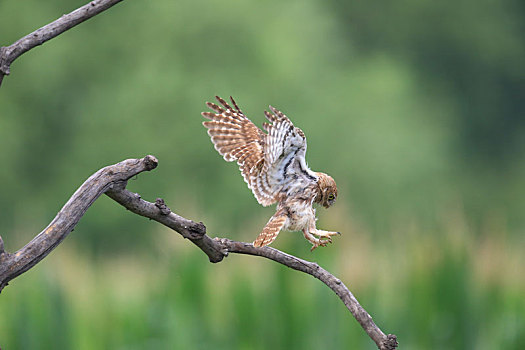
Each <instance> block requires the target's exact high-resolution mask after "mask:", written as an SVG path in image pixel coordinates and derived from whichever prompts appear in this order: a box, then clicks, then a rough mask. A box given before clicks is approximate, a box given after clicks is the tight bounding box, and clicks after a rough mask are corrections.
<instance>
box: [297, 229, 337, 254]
mask: <svg viewBox="0 0 525 350" xmlns="http://www.w3.org/2000/svg"><path fill="white" fill-rule="evenodd" d="M303 235H304V238H306V239H307V240H308V241H310V243H312V249H310V251H313V250H314V249H315V248H317V247H319V246H321V247H326V245H327V244H328V243H332V240H331V239H330V237H328V238H329V239H330V240H328V239H321V238H317V237H315V236H314V235H313V234H312V233H310V230H308V229H304V230H303Z"/></svg>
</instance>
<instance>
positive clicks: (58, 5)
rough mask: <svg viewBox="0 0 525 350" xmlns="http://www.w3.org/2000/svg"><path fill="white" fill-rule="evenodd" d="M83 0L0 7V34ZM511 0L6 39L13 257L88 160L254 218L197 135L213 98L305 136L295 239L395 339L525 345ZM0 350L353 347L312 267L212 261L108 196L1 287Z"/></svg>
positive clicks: (236, 222) (155, 11)
mask: <svg viewBox="0 0 525 350" xmlns="http://www.w3.org/2000/svg"><path fill="white" fill-rule="evenodd" d="M83 4H84V2H82V1H77V0H76V1H65V0H50V1H44V2H43V1H36V0H27V1H24V2H19V1H5V0H4V1H2V2H0V45H9V44H11V43H12V42H14V41H15V40H17V39H19V38H20V37H22V36H24V35H26V34H28V33H30V32H31V31H33V30H35V29H37V28H39V27H40V26H43V25H45V24H47V23H49V22H50V21H52V20H55V19H56V18H58V17H60V16H61V15H62V14H63V13H68V12H70V11H72V10H74V9H75V8H77V7H80V6H82V5H83ZM524 29H525V6H524V3H523V2H522V1H518V0H502V1H482V2H479V1H474V0H464V1H461V2H453V1H444V2H443V1H442V2H430V1H423V2H421V1H412V0H401V1H397V2H393V3H392V2H387V1H379V2H349V1H348V2H343V1H336V0H328V1H321V0H301V1H298V0H292V1H284V2H283V1H265V2H258V1H244V2H238V1H228V0H226V1H213V0H205V1H198V2H196V1H189V0H181V1H166V0H158V1H149V2H147V1H124V2H123V3H121V4H119V5H117V6H115V7H114V8H112V9H110V10H108V11H106V12H104V13H103V14H101V15H99V16H97V17H94V18H93V19H91V20H89V21H88V22H86V23H83V24H81V25H80V26H78V27H76V28H74V29H72V30H70V31H68V32H66V33H64V34H63V35H60V36H59V37H57V38H55V39H53V40H51V41H50V42H48V43H46V44H44V45H43V46H42V47H38V48H35V49H34V50H32V51H30V52H28V53H26V54H25V55H24V56H22V57H20V58H19V59H18V60H17V61H15V62H14V64H13V65H12V67H11V72H12V74H11V75H10V76H8V77H6V78H5V79H4V82H3V85H2V87H1V88H0V149H1V150H2V152H0V163H1V164H2V165H3V166H2V167H1V170H0V185H1V187H0V188H1V190H0V193H1V194H2V196H1V198H0V234H1V235H2V237H3V238H4V240H5V243H6V248H7V249H8V250H9V251H15V250H17V249H19V248H20V247H21V246H23V245H24V244H25V243H27V242H28V241H29V240H30V239H31V238H32V237H33V236H34V235H36V234H37V233H38V232H40V231H41V230H42V229H43V228H44V227H45V226H46V225H47V224H48V223H49V222H50V220H51V219H52V218H53V217H54V216H55V214H56V212H57V211H58V210H59V209H60V208H61V206H62V205H63V204H64V203H65V202H66V201H67V199H68V198H69V197H70V196H71V194H72V193H73V192H74V191H75V190H76V188H77V187H78V186H80V184H81V183H82V182H83V181H84V180H85V179H86V178H87V177H88V176H90V175H91V174H92V173H93V172H95V171H96V170H98V169H99V168H101V167H103V166H106V165H109V164H113V163H116V162H119V161H121V160H123V159H126V158H138V157H143V156H144V155H146V154H153V155H155V156H156V157H158V159H159V161H160V164H159V167H158V168H157V169H156V170H154V171H153V172H151V173H144V174H141V175H139V176H138V177H137V178H136V179H134V180H132V181H130V182H129V186H128V188H129V189H130V190H132V191H136V192H138V193H140V194H141V195H142V196H143V197H144V198H145V199H147V200H150V201H154V200H155V198H156V197H162V198H164V199H165V200H166V202H167V204H168V206H169V207H170V208H171V209H172V210H173V211H175V212H177V213H178V214H180V215H183V216H185V217H187V218H191V219H194V220H197V221H203V222H204V223H205V224H206V225H207V228H208V232H209V233H210V235H211V236H221V237H228V238H231V239H235V240H243V241H252V240H253V239H254V238H255V237H256V235H257V234H258V233H259V231H260V229H261V228H262V227H263V225H264V224H265V223H266V221H267V220H268V218H269V217H270V216H271V215H272V213H273V210H274V209H273V208H263V207H261V206H260V205H258V204H257V202H256V200H255V199H254V198H253V196H252V194H251V192H250V191H249V190H248V189H247V187H246V185H245V184H244V182H243V180H242V177H241V176H240V174H239V172H238V169H237V167H236V166H235V165H234V164H228V163H226V162H224V161H223V160H222V159H221V157H220V156H219V155H218V154H217V152H216V151H215V150H214V149H213V147H212V144H211V142H210V140H209V138H208V136H207V135H206V132H205V129H204V128H203V127H202V125H201V121H202V120H203V118H202V117H201V116H200V112H201V111H204V110H206V106H205V104H204V103H205V101H210V100H212V99H213V96H215V95H217V94H218V95H221V96H223V97H228V96H230V95H232V96H234V97H235V98H236V100H237V102H238V103H239V105H240V106H241V108H242V109H243V110H244V112H245V113H246V114H247V115H248V116H249V117H250V118H251V119H252V120H253V121H254V122H255V123H256V124H257V125H259V126H261V125H262V122H263V121H264V116H263V113H262V112H263V110H264V109H265V108H267V106H268V104H272V105H273V106H275V107H277V108H279V109H281V110H282V111H283V112H285V113H286V114H287V115H288V116H289V117H290V118H291V119H292V120H293V121H294V123H295V124H296V125H297V126H299V127H300V128H302V129H303V130H304V132H305V133H306V135H307V137H308V146H309V149H308V152H307V160H308V162H309V164H310V166H311V167H312V168H313V169H314V170H318V171H324V172H327V173H329V174H330V175H332V176H333V177H334V178H335V179H336V181H337V184H338V187H339V197H338V201H337V203H336V205H335V206H334V207H333V208H331V209H330V210H325V209H319V210H318V216H319V221H318V224H319V226H320V227H322V228H324V229H328V230H337V231H341V232H342V236H341V237H337V238H335V240H334V244H333V245H331V246H329V247H327V248H320V249H318V250H316V251H315V252H314V253H310V251H309V248H310V245H309V243H308V242H307V241H306V240H304V239H303V237H302V235H301V234H300V233H283V234H281V235H280V236H279V238H278V240H277V241H276V242H275V243H274V244H273V246H274V247H275V248H278V249H281V250H283V251H285V252H289V253H291V254H295V255H297V256H299V257H302V258H305V259H308V260H315V261H317V262H319V263H320V264H321V265H322V266H323V267H325V268H326V269H328V270H329V271H331V272H333V273H334V274H336V275H337V276H338V277H340V278H341V279H342V280H343V281H344V282H345V283H346V285H347V286H348V287H349V288H350V290H352V292H353V293H354V294H355V296H356V297H357V299H358V300H359V301H360V302H361V303H362V305H363V306H364V307H365V308H366V309H367V310H368V311H369V312H370V314H371V315H372V316H373V317H374V320H375V321H376V322H377V324H378V325H379V326H380V327H381V328H382V330H383V331H385V332H388V333H395V334H396V335H397V336H398V338H399V341H400V348H402V349H521V348H522V344H524V343H525V298H524V297H523V296H524V295H525V278H524V276H525V271H524V270H525V268H524V266H525V254H524V253H525V235H524V233H525V215H524V212H525V201H524V198H525V180H524V179H525V162H524V160H525V113H524V111H525V98H524V96H525V83H524V82H525V65H524V62H525V41H524V39H523V33H524ZM0 346H1V347H2V349H212V348H213V349H269V348H271V349H321V348H323V349H342V348H346V349H374V348H375V345H374V344H373V342H372V341H371V340H370V339H369V338H368V337H367V335H366V334H365V332H364V331H363V330H362V329H361V327H360V326H359V325H358V323H357V322H356V321H355V320H354V319H353V318H352V317H351V315H350V314H349V313H348V312H347V310H346V309H345V307H344V305H343V304H342V303H341V302H340V301H339V299H338V298H337V297H336V296H335V295H334V294H333V293H332V292H331V291H330V290H329V289H327V288H326V287H325V286H323V285H322V284H321V283H320V282H319V281H317V280H314V279H313V278H311V277H310V276H307V275H303V274H300V273H298V272H294V271H291V270H289V269H287V268H285V267H282V266H279V265H277V264H275V263H272V262H270V261H266V260H262V259H260V258H255V257H246V256H230V257H228V258H227V259H226V260H225V261H224V262H222V263H220V264H216V265H212V264H210V263H209V262H208V261H207V258H206V256H205V255H204V254H203V253H202V252H201V251H199V250H198V249H197V248H196V247H194V246H193V245H192V244H190V243H189V242H188V241H185V240H183V239H182V238H181V237H180V236H179V235H178V234H176V233H174V232H171V231H169V230H168V229H167V228H165V227H163V226H161V225H159V224H157V223H155V222H151V221H148V220H147V219H144V218H142V217H139V216H137V215H133V214H131V213H129V212H127V211H126V210H124V209H123V208H122V207H120V206H119V205H117V204H116V203H114V202H113V201H112V200H110V199H109V198H106V197H102V198H100V199H99V200H97V201H96V202H95V203H94V205H93V206H92V208H90V209H89V210H88V212H87V214H86V215H85V217H84V218H83V219H82V220H81V221H80V223H79V225H78V226H77V228H76V229H75V231H74V232H73V233H72V234H71V235H70V236H69V237H68V238H67V239H66V240H65V241H64V242H63V243H62V244H61V245H60V246H59V247H58V248H57V249H56V250H55V251H53V252H52V253H51V255H49V256H48V257H47V258H46V259H45V260H43V261H42V262H41V263H40V264H38V265H37V266H36V267H35V268H33V269H32V270H30V271H29V272H27V273H25V274H24V275H22V276H20V277H19V278H17V279H15V280H13V281H12V282H11V283H10V285H9V286H8V287H7V288H6V289H5V290H4V291H3V293H2V294H1V295H0Z"/></svg>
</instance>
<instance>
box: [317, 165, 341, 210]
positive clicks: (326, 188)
mask: <svg viewBox="0 0 525 350" xmlns="http://www.w3.org/2000/svg"><path fill="white" fill-rule="evenodd" d="M317 175H318V176H319V181H318V184H319V193H318V195H317V197H316V198H315V201H316V202H317V203H320V204H321V205H322V206H323V207H325V208H330V207H331V206H332V205H333V204H334V203H335V201H336V199H337V186H336V184H335V181H334V179H333V178H332V177H331V176H330V175H327V174H324V173H317Z"/></svg>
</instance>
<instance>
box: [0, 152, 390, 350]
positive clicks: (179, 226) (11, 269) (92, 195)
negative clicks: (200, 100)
mask: <svg viewBox="0 0 525 350" xmlns="http://www.w3.org/2000/svg"><path fill="white" fill-rule="evenodd" d="M157 164H158V161H157V159H156V158H155V157H154V156H146V157H144V158H142V159H128V160H125V161H122V162H120V163H118V164H115V165H111V166H108V167H105V168H103V169H101V170H99V171H97V172H96V173H95V174H93V175H92V176H91V177H90V178H89V179H87V180H86V181H85V182H84V184H82V186H80V188H79V189H78V190H77V191H76V192H75V193H74V194H73V196H72V197H71V198H70V199H69V201H68V202H67V203H66V204H65V205H64V207H63V208H62V209H61V210H60V212H59V213H58V214H57V216H56V217H55V218H54V219H53V221H51V223H50V224H49V226H47V227H46V228H45V229H44V231H42V232H41V233H39V234H38V235H37V236H36V237H35V238H34V239H33V240H32V241H31V242H29V243H28V244H27V245H26V246H24V247H23V248H21V249H20V250H18V251H17V252H15V253H12V254H11V253H8V252H6V251H5V250H4V245H3V242H2V240H1V238H0V291H1V290H2V289H3V288H4V287H5V286H7V284H8V282H9V281H11V280H12V279H13V278H15V277H17V276H19V275H20V274H22V273H24V272H25V271H27V270H29V269H30V268H31V267H33V266H35V265H36V264H37V263H38V262H39V261H40V260H42V259H43V258H44V257H46V256H47V255H48V254H49V253H50V252H51V251H52V250H53V249H54V248H55V247H56V246H58V244H60V242H62V240H63V239H64V238H65V237H66V236H67V235H68V234H69V233H70V232H71V231H72V230H73V229H74V227H75V226H76V224H77V223H78V221H79V220H80V218H81V217H82V216H83V215H84V213H85V212H86V210H87V209H88V208H89V207H90V206H91V204H93V202H94V201H95V200H96V199H97V198H98V197H99V196H100V195H101V194H103V193H105V194H107V195H108V196H109V197H110V198H112V199H113V200H115V201H116V202H118V203H119V204H121V205H122V206H124V207H125V208H126V209H128V210H130V211H132V212H133V213H135V214H138V215H141V216H144V217H147V218H150V219H153V220H155V221H157V222H159V223H161V224H163V225H165V226H167V227H169V228H171V229H172V230H174V231H176V232H178V233H180V234H181V235H182V236H183V237H184V238H187V239H189V240H190V241H191V242H192V243H194V244H195V245H196V246H197V247H199V248H200V249H201V250H202V251H203V252H204V253H206V255H207V256H208V258H209V260H210V261H211V262H214V263H216V262H220V261H222V259H223V258H224V257H226V256H227V255H228V254H229V253H238V254H248V255H255V256H261V257H264V258H267V259H270V260H273V261H276V262H278V263H280V264H283V265H285V266H288V267H290V268H292V269H294V270H298V271H302V272H304V273H307V274H309V275H312V276H313V277H315V278H317V279H319V280H320V281H321V282H323V283H324V284H326V285H327V286H328V287H329V288H330V289H332V290H333V291H334V292H335V293H336V294H337V296H338V297H339V298H340V299H341V300H342V301H343V303H344V304H345V305H346V307H347V308H348V310H350V312H351V313H352V315H353V316H354V317H355V319H356V320H357V321H358V322H359V324H361V326H362V327H363V329H364V330H365V331H366V333H367V334H368V335H369V336H370V338H371V339H372V340H373V341H374V342H375V343H376V344H377V347H378V348H379V349H381V350H391V349H395V348H396V347H397V339H396V336H395V335H392V334H389V335H385V334H384V333H383V332H382V331H381V330H380V329H379V327H377V325H376V324H375V323H374V321H373V320H372V317H370V315H369V314H368V313H367V312H366V310H365V309H364V308H363V307H362V306H361V305H360V304H359V302H358V301H357V300H356V298H355V297H354V295H353V294H352V293H351V292H350V290H348V288H347V287H346V286H345V285H344V283H342V282H341V280H339V279H338V278H336V277H335V276H333V275H332V274H331V273H329V272H328V271H326V270H325V269H323V268H322V267H320V266H319V265H318V264H316V263H314V262H310V261H306V260H303V259H299V258H297V257H295V256H293V255H289V254H286V253H283V252H281V251H279V250H277V249H274V248H270V247H262V248H255V247H254V246H253V245H252V244H251V243H244V242H237V241H232V240H230V239H227V238H213V239H212V238H210V237H209V236H208V235H207V234H206V227H205V226H204V224H203V223H202V222H199V223H198V222H194V221H192V220H188V219H185V218H183V217H182V216H179V215H177V214H175V213H173V212H172V211H171V210H170V209H169V208H168V207H167V206H166V204H165V203H164V201H163V200H162V199H160V198H158V199H157V200H156V201H155V203H151V202H148V201H145V200H144V199H142V198H141V196H140V195H139V194H137V193H133V192H130V191H128V190H127V189H126V185H127V181H128V179H130V178H131V177H133V176H135V175H137V174H139V173H141V172H144V171H149V170H152V169H155V168H156V167H157Z"/></svg>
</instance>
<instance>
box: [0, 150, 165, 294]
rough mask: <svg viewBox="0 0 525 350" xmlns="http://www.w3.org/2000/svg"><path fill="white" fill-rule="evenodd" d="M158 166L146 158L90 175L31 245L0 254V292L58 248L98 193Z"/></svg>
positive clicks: (121, 163)
mask: <svg viewBox="0 0 525 350" xmlns="http://www.w3.org/2000/svg"><path fill="white" fill-rule="evenodd" d="M157 164H158V161H157V159H156V158H155V157H153V156H146V157H144V158H143V159H128V160H125V161H122V162H120V163H118V164H115V165H111V166H108V167H105V168H102V169H100V170H99V171H97V172H96V173H95V174H93V175H92V176H91V177H90V178H89V179H87V180H86V181H85V182H84V183H83V184H82V186H80V187H79V189H78V190H77V191H76V192H75V193H74V194H73V196H72V197H71V198H70V199H69V200H68V201H67V203H66V204H65V205H64V207H62V209H61V210H60V211H59V212H58V214H57V215H56V216H55V218H54V219H53V221H51V223H50V224H49V225H48V226H47V227H46V228H45V229H44V230H43V231H42V232H40V233H39V234H38V235H37V236H36V237H35V238H33V240H31V242H29V243H28V244H26V245H25V246H24V247H23V248H21V249H19V250H18V251H17V252H15V253H12V254H11V253H8V252H5V251H4V252H3V254H1V255H0V292H1V291H2V289H4V287H5V286H7V284H8V282H9V281H11V280H12V279H13V278H15V277H17V276H19V275H20V274H22V273H24V272H26V271H27V270H29V269H30V268H32V267H33V266H35V265H36V264H37V263H38V262H39V261H40V260H42V259H43V258H45V257H46V256H47V255H48V254H49V253H50V252H51V251H52V250H53V249H54V248H55V247H56V246H57V245H59V244H60V242H62V240H64V238H66V236H67V235H68V234H69V233H70V232H71V231H73V229H74V228H75V226H76V225H77V223H78V221H79V220H80V218H81V217H82V216H83V215H84V213H85V212H86V210H87V209H88V208H89V207H90V206H91V204H93V202H94V201H95V200H96V199H97V198H98V197H100V195H101V194H103V193H105V192H106V191H108V190H109V189H111V188H112V187H113V186H116V185H118V184H119V183H122V182H126V181H127V180H128V179H129V178H131V177H133V176H135V175H137V174H139V173H141V172H143V171H149V170H152V169H155V168H156V167H157Z"/></svg>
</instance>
